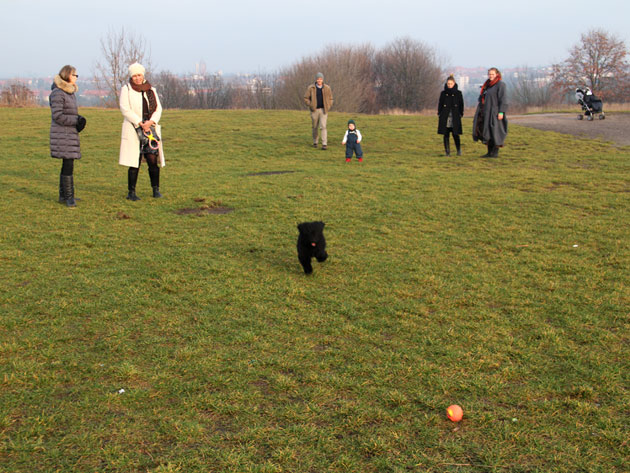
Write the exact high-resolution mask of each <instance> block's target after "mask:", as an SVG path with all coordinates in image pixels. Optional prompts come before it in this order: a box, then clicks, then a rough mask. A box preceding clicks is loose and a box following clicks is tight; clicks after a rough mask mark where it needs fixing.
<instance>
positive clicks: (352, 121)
mask: <svg viewBox="0 0 630 473" xmlns="http://www.w3.org/2000/svg"><path fill="white" fill-rule="evenodd" d="M350 123H352V124H353V125H354V127H355V128H356V127H357V124H356V123H354V120H348V126H350Z"/></svg>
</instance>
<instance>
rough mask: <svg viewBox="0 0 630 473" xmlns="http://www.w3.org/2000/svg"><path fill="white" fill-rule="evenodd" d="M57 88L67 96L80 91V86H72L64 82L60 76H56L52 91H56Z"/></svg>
mask: <svg viewBox="0 0 630 473" xmlns="http://www.w3.org/2000/svg"><path fill="white" fill-rule="evenodd" d="M55 87H57V88H59V89H61V90H63V91H64V92H66V93H67V94H74V93H75V92H78V91H79V86H77V84H71V83H70V82H67V81H65V80H63V79H62V78H61V76H60V75H59V74H57V75H56V76H55V79H54V80H53V85H52V87H51V89H55Z"/></svg>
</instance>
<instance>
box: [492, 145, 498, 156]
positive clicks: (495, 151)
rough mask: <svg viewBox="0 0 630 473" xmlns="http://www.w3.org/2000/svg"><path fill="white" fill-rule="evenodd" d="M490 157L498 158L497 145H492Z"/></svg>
mask: <svg viewBox="0 0 630 473" xmlns="http://www.w3.org/2000/svg"><path fill="white" fill-rule="evenodd" d="M490 157H491V158H498V157H499V148H498V146H495V147H494V149H493V150H492V152H491V153H490Z"/></svg>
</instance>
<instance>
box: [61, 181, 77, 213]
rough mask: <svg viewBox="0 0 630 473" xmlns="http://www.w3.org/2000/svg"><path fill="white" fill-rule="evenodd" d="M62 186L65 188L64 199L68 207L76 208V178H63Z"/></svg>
mask: <svg viewBox="0 0 630 473" xmlns="http://www.w3.org/2000/svg"><path fill="white" fill-rule="evenodd" d="M61 186H62V188H63V198H64V200H65V201H66V205H67V206H68V207H76V206H77V203H76V202H75V200H74V176H64V175H62V176H61Z"/></svg>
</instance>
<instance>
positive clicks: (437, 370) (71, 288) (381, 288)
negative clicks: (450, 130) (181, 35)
mask: <svg viewBox="0 0 630 473" xmlns="http://www.w3.org/2000/svg"><path fill="white" fill-rule="evenodd" d="M82 113H83V114H84V115H85V116H86V117H87V119H88V127H87V129H86V130H85V132H84V133H82V135H81V137H82V152H83V159H81V161H80V162H78V163H76V166H75V183H76V188H77V196H78V197H80V198H81V199H82V200H81V201H80V202H79V203H78V207H77V208H76V209H74V210H72V209H68V208H66V207H65V206H63V205H60V204H58V203H57V202H56V198H57V184H58V173H59V169H60V166H61V163H60V162H59V161H58V160H54V159H51V158H50V157H49V154H48V126H49V121H50V117H49V111H48V110H47V109H25V110H10V109H2V110H1V113H0V146H1V148H0V149H1V151H0V166H1V170H0V186H1V195H2V198H1V199H0V212H1V215H2V221H3V222H2V223H3V229H2V235H1V236H0V245H1V246H0V268H1V269H0V312H1V314H2V315H1V317H0V360H1V363H0V471H7V472H53V471H59V472H119V471H120V472H127V471H131V472H153V473H157V472H162V473H164V472H176V471H177V472H239V473H240V472H261V473H262V472H265V473H266V472H308V473H310V472H506V471H509V472H567V473H569V472H571V473H574V472H607V473H610V472H626V471H628V470H630V462H629V460H628V458H630V446H629V441H628V438H629V437H628V423H629V421H630V408H629V405H630V393H629V386H630V379H629V376H628V367H629V366H628V365H629V363H628V359H629V355H630V349H629V336H628V334H629V331H628V328H629V315H630V314H629V310H628V306H629V305H630V289H629V288H628V281H629V280H630V269H629V267H630V258H629V256H630V251H629V241H630V238H629V237H630V232H629V219H628V204H629V200H630V181H629V176H630V148H628V147H626V148H618V147H613V146H611V145H609V144H606V143H602V142H597V141H585V140H581V139H577V138H573V137H570V136H566V135H560V134H556V133H551V132H542V131H538V130H533V129H527V128H523V127H518V126H512V127H511V131H510V135H509V137H508V141H507V146H506V147H505V148H504V149H503V150H502V151H501V157H500V159H498V160H482V159H478V158H477V156H479V155H480V154H482V153H483V152H485V150H484V148H483V146H481V145H479V144H473V143H472V141H471V140H470V138H469V133H468V131H467V135H465V136H464V139H463V146H464V156H463V157H461V158H455V157H453V158H445V157H443V156H441V137H440V136H438V135H437V134H435V130H436V127H437V123H436V121H435V119H434V118H426V117H405V116H397V117H388V116H355V117H353V118H355V119H356V121H357V125H358V127H359V129H360V130H361V132H362V133H363V135H364V143H363V146H364V151H365V162H364V163H363V164H362V165H359V164H358V163H357V162H356V161H353V162H352V163H351V164H349V165H346V164H345V163H344V147H342V145H341V144H340V141H341V138H342V137H343V132H344V130H345V123H346V121H347V120H348V118H350V117H348V116H346V115H341V114H334V113H332V114H331V116H330V118H329V126H328V128H329V136H330V147H329V150H328V151H327V152H323V151H321V150H315V149H313V148H310V147H309V146H310V138H309V137H310V119H309V116H308V113H306V112H277V111H273V112H261V111H252V112H247V111H195V112H191V111H166V112H165V113H164V117H163V123H162V124H163V133H164V144H165V151H166V159H167V166H166V167H165V168H164V169H163V171H162V186H161V189H162V193H163V194H164V195H165V198H164V199H153V198H151V197H150V186H149V178H148V174H147V168H146V165H145V164H143V167H142V169H141V171H140V179H139V184H138V195H139V196H140V197H141V198H142V200H141V201H140V202H135V203H132V202H130V201H127V200H125V198H124V196H125V195H126V168H123V167H121V166H119V165H118V164H117V162H118V147H119V138H120V127H121V123H122V118H121V116H120V113H119V112H118V111H105V110H96V109H84V110H83V111H82ZM470 126H471V124H470V120H466V121H465V128H466V130H470ZM264 171H294V172H292V173H285V174H275V175H255V176H254V175H249V174H252V173H256V172H264ZM200 199H205V203H204V202H200ZM212 202H220V203H221V204H222V205H224V206H227V207H232V208H234V212H231V213H228V214H224V215H207V214H206V215H202V216H196V215H178V214H176V211H177V210H179V209H182V208H191V207H201V206H203V205H204V204H205V205H207V204H208V203H212ZM126 217H129V218H126ZM314 219H322V220H324V221H325V222H326V236H327V239H328V250H329V254H330V257H329V259H328V261H326V262H325V263H323V264H318V263H315V272H314V274H313V275H312V276H310V277H307V276H305V275H304V274H303V273H302V270H301V267H300V266H299V263H298V261H297V256H296V251H295V241H296V238H297V228H296V224H297V223H299V222H301V221H305V220H314ZM575 245H577V246H575ZM120 389H124V390H125V392H124V393H122V394H119V393H118V391H119V390H120ZM453 403H457V404H460V405H461V406H462V407H463V409H464V420H463V421H462V422H461V423H459V424H454V423H452V422H450V421H448V420H447V419H446V416H445V409H446V407H447V406H448V405H450V404H453Z"/></svg>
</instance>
